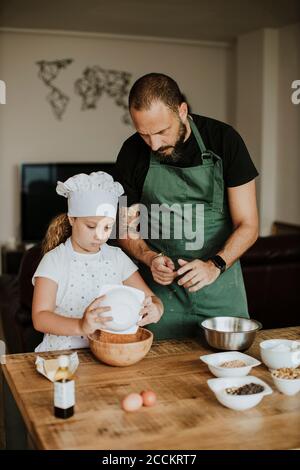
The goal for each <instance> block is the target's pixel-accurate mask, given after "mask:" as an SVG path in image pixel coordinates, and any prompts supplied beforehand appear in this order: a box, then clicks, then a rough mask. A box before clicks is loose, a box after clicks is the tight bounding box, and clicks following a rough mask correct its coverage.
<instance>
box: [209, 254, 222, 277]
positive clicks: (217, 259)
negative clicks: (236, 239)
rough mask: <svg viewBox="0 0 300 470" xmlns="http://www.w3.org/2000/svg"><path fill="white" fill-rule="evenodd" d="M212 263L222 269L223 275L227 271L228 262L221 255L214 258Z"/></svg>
mask: <svg viewBox="0 0 300 470" xmlns="http://www.w3.org/2000/svg"><path fill="white" fill-rule="evenodd" d="M210 259H211V261H212V262H213V263H214V265H215V266H216V267H217V268H219V269H220V271H221V274H222V273H223V272H224V271H226V262H225V261H224V260H223V258H222V257H221V256H219V255H216V256H212V257H211V258H210Z"/></svg>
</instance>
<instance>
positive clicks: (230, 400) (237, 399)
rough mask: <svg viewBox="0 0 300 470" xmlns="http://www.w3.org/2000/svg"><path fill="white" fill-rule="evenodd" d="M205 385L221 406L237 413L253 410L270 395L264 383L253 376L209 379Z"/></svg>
mask: <svg viewBox="0 0 300 470" xmlns="http://www.w3.org/2000/svg"><path fill="white" fill-rule="evenodd" d="M207 385H208V386H209V388H210V389H211V390H212V391H213V392H214V394H215V397H216V399H217V400H218V401H219V402H220V403H221V404H222V405H223V406H226V407H227V408H231V409H232V410H238V411H241V410H247V409H249V408H253V407H254V406H256V405H258V403H260V401H261V400H262V399H263V397H264V396H266V395H270V394H271V393H272V389H271V387H269V385H268V384H266V382H264V381H263V380H260V379H259V378H258V377H254V376H253V375H247V377H224V378H218V379H210V380H208V381H207Z"/></svg>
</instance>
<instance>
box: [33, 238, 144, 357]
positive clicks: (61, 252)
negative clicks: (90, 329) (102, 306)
mask: <svg viewBox="0 0 300 470" xmlns="http://www.w3.org/2000/svg"><path fill="white" fill-rule="evenodd" d="M137 269H138V268H137V266H136V265H135V264H134V263H133V261H131V259H130V258H129V257H128V256H127V255H126V254H125V253H124V252H123V251H122V250H121V249H120V248H118V247H113V246H109V245H107V244H104V245H102V246H101V250H100V251H98V252H97V253H91V254H89V253H88V254H85V253H77V252H76V251H74V249H73V246H72V243H71V239H70V238H68V240H67V241H66V242H65V243H61V244H60V245H59V246H57V247H56V248H54V249H53V250H51V251H49V252H48V253H46V254H45V255H44V257H43V258H42V260H41V262H40V264H39V265H38V267H37V270H36V271H35V273H34V275H33V278H32V283H33V285H34V283H35V278H36V277H46V278H48V279H51V280H53V281H54V282H56V283H57V286H58V288H57V293H56V306H55V313H58V314H60V315H62V316H65V317H71V318H82V316H83V313H84V311H85V309H86V307H88V305H89V304H90V303H91V302H92V301H93V300H95V299H96V298H97V297H99V295H100V288H101V287H102V286H103V285H105V284H122V283H123V281H125V280H126V279H128V278H129V277H130V276H131V275H132V274H133V273H134V272H135V271H137ZM87 346H88V341H87V339H86V338H84V337H74V336H56V335H52V334H46V335H44V340H43V342H42V343H41V344H40V345H39V346H38V347H37V349H36V351H38V352H41V351H48V350H58V349H70V348H80V347H87Z"/></svg>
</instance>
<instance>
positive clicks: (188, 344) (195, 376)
mask: <svg viewBox="0 0 300 470" xmlns="http://www.w3.org/2000/svg"><path fill="white" fill-rule="evenodd" d="M270 338H286V339H300V327H293V328H283V329H276V330H263V331H260V332H259V333H258V334H257V337H256V341H255V342H254V343H253V345H252V347H251V348H250V349H249V350H248V351H247V353H248V354H250V355H252V356H254V357H256V358H258V359H259V342H260V341H262V340H264V339H270ZM211 352H213V351H212V350H210V349H209V348H208V347H205V346H203V345H200V344H199V343H198V342H196V341H193V340H184V341H177V340H170V341H161V342H157V343H154V344H153V346H152V348H151V351H150V352H149V353H148V355H147V357H146V358H144V359H143V360H142V361H141V362H139V363H137V364H135V365H132V366H129V367H124V368H116V367H110V366H107V365H105V364H102V363H100V362H98V361H97V360H96V359H95V358H94V357H93V356H92V354H91V353H90V352H89V350H79V351H78V354H79V360H80V365H79V368H78V370H77V372H76V409H75V414H74V416H73V417H72V418H69V419H68V420H60V419H57V418H55V417H54V415H53V384H52V383H51V382H50V381H48V380H47V379H46V378H45V377H43V376H42V375H40V374H38V372H36V370H35V366H34V362H35V358H36V354H35V353H30V354H14V355H7V356H6V364H5V365H3V366H2V367H3V371H4V375H5V377H6V380H7V382H8V384H9V387H10V389H11V391H12V393H13V395H14V398H15V400H16V402H17V405H18V407H19V409H20V411H21V413H22V416H23V419H24V421H25V424H26V427H27V429H28V431H29V434H30V437H31V439H32V440H33V442H34V444H35V445H36V447H37V448H40V449H111V450H113V449H126V450H127V449H147V450H150V449H177V450H179V449H295V448H300V395H299V394H297V395H294V396H286V395H282V394H280V393H279V392H278V391H277V390H276V389H275V387H274V385H273V382H272V379H271V377H270V374H269V372H268V370H267V369H266V367H265V366H264V365H260V366H258V367H255V368H254V369H252V371H251V373H252V374H253V375H255V376H257V377H260V378H261V379H263V380H264V381H266V382H267V383H268V384H269V385H270V386H271V387H272V389H273V394H272V395H269V396H266V397H264V398H263V400H262V401H261V402H260V404H259V405H257V406H256V407H255V408H252V409H250V410H246V411H234V410H231V409H228V408H225V407H223V406H222V405H221V404H219V402H218V401H217V400H216V398H215V396H214V395H213V393H212V392H211V391H210V389H209V388H208V386H207V383H206V381H207V380H208V379H210V378H212V375H211V373H210V372H209V370H208V368H207V366H206V365H205V364H204V363H203V362H202V361H200V360H199V356H200V355H203V354H207V353H208V354H209V353H211ZM41 355H43V356H44V357H53V356H57V352H56V353H43V354H41ZM144 389H152V390H154V391H155V392H156V393H157V397H158V403H157V404H156V405H155V406H154V407H152V408H146V407H143V408H141V409H140V410H138V411H136V412H132V413H126V412H124V411H123V410H122V409H121V407H120V401H121V399H122V398H123V397H124V396H125V395H126V394H128V393H130V392H140V391H141V390H144Z"/></svg>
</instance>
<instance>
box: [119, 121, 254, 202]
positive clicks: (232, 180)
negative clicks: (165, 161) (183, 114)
mask: <svg viewBox="0 0 300 470" xmlns="http://www.w3.org/2000/svg"><path fill="white" fill-rule="evenodd" d="M192 117H193V121H194V123H195V124H196V126H197V128H198V129H199V131H200V134H201V137H202V139H203V142H204V145H205V146H206V148H207V150H212V151H213V152H214V153H216V154H217V155H219V156H220V157H221V158H222V160H223V175H224V181H225V186H226V187H234V186H240V185H242V184H245V183H248V182H249V181H251V180H253V179H254V178H255V177H256V176H257V175H258V172H257V170H256V168H255V166H254V164H253V162H252V160H251V157H250V155H249V152H248V150H247V147H246V145H245V143H244V141H243V139H242V138H241V136H240V135H239V134H238V133H237V132H236V131H235V130H234V129H233V128H232V127H231V126H229V125H228V124H225V123H224V122H221V121H217V120H215V119H211V118H207V117H204V116H197V115H195V114H192ZM150 151H151V149H150V147H149V146H148V145H147V144H146V143H145V142H144V140H143V139H142V137H141V136H140V135H139V134H138V133H137V132H136V133H135V134H133V135H132V136H131V137H129V138H128V139H127V140H126V141H125V142H124V144H123V146H122V148H121V150H120V152H119V155H118V158H117V162H116V173H115V178H116V180H117V181H119V182H120V183H121V184H122V185H123V187H124V191H125V194H126V195H127V203H128V206H130V205H131V204H134V203H137V202H139V201H140V199H141V195H142V190H143V186H144V181H145V178H146V175H147V172H148V169H149V163H150ZM199 164H201V160H200V149H199V146H198V144H197V141H196V139H195V136H194V134H193V133H192V132H191V134H190V136H189V138H188V139H187V140H186V142H184V147H183V156H182V158H181V159H180V160H179V161H178V162H176V163H172V165H173V166H178V167H181V168H185V167H191V166H197V165H199Z"/></svg>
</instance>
